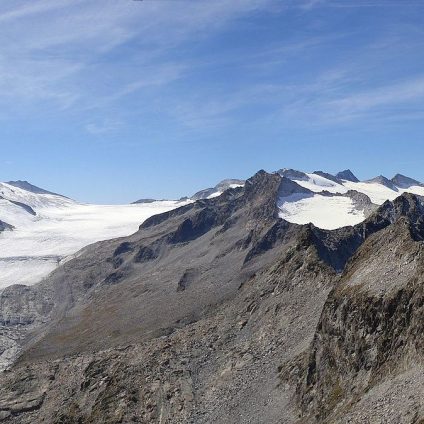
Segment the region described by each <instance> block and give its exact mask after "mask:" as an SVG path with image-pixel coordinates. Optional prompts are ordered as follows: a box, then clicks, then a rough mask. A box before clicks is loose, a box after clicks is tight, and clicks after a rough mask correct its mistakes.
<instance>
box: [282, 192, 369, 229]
mask: <svg viewBox="0 0 424 424" xmlns="http://www.w3.org/2000/svg"><path fill="white" fill-rule="evenodd" d="M278 207H279V208H280V217H281V218H284V219H285V220H286V221H289V222H292V223H294V224H308V223H310V222H312V223H313V224H314V225H315V226H317V227H319V228H326V229H328V230H334V229H336V228H340V227H345V226H347V225H355V224H359V223H360V222H362V221H363V220H364V219H365V215H364V213H363V211H359V210H357V209H356V208H355V205H354V204H353V201H352V199H350V198H349V197H342V196H334V197H326V196H322V195H320V194H314V195H312V196H308V195H305V194H300V193H299V194H292V195H291V196H287V197H283V198H280V199H279V201H278Z"/></svg>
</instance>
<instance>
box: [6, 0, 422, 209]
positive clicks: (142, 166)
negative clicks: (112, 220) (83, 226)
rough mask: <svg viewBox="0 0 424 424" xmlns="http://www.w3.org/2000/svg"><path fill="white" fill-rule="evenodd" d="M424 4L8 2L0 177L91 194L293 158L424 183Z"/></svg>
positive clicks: (166, 190) (214, 178)
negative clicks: (400, 175)
mask: <svg viewBox="0 0 424 424" xmlns="http://www.w3.org/2000/svg"><path fill="white" fill-rule="evenodd" d="M423 16H424V2H423V1H421V0H419V1H412V0H402V1H400V0H278V1H276V0H225V1H224V0H213V1H210V0H208V1H195V0H191V1H179V0H169V1H167V0H144V1H134V0H111V1H109V0H96V1H94V0H32V1H26V0H24V1H20V0H2V1H1V3H0V148H1V153H2V154H1V158H0V161H1V167H0V169H1V174H0V180H2V181H6V180H11V179H27V180H29V181H31V182H33V183H34V184H37V185H40V186H42V187H45V188H48V189H51V190H53V191H58V192H62V193H64V194H66V195H68V196H71V197H74V198H76V199H79V200H83V201H91V202H110V203H118V202H128V201H132V200H135V199H137V198H140V197H155V198H178V197H180V196H183V195H186V194H191V193H193V192H195V191H197V190H199V189H201V188H204V187H208V186H211V185H214V184H215V183H216V182H218V181H219V180H221V179H223V178H227V177H233V178H246V177H249V176H250V175H252V174H253V173H254V172H256V171H257V170H258V169H261V168H263V169H266V170H268V171H273V170H276V169H279V168H281V167H292V168H298V169H302V170H306V171H313V170H318V169H322V170H325V171H328V172H336V171H338V170H340V169H344V168H351V169H352V170H353V171H354V172H355V173H356V174H357V175H358V177H359V178H369V177H373V176H375V175H376V174H380V173H381V174H385V175H387V176H389V177H391V176H392V175H393V174H394V173H396V172H402V173H406V174H409V175H410V176H412V177H415V178H418V179H421V180H424V167H423V166H422V164H423V155H422V154H423V151H424V132H423V129H424V124H423V122H424V55H423V54H422V52H423V51H424V50H423V49H424V27H423V25H422V23H423Z"/></svg>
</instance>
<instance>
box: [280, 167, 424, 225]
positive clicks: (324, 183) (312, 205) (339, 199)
mask: <svg viewBox="0 0 424 424" xmlns="http://www.w3.org/2000/svg"><path fill="white" fill-rule="evenodd" d="M289 178H290V177H289ZM291 179H292V181H294V182H295V183H297V184H298V185H300V186H302V187H304V188H306V189H308V190H310V191H311V192H312V193H311V194H305V193H294V194H292V195H290V196H286V197H281V198H279V199H278V201H277V205H278V207H279V209H280V213H279V216H280V218H283V219H285V220H287V221H289V222H292V223H295V224H308V223H312V224H314V225H315V226H317V227H319V228H323V229H328V230H333V229H336V228H340V227H344V226H347V225H356V224H358V223H360V222H361V221H363V220H364V219H365V214H364V211H363V210H361V209H360V208H358V206H355V204H354V202H353V201H352V199H350V198H349V197H345V196H342V195H343V194H346V193H347V192H348V191H349V190H355V191H357V192H359V193H363V194H365V195H367V196H368V197H369V198H370V200H371V202H372V203H373V204H374V205H375V206H377V205H382V204H383V203H384V202H385V201H386V200H394V199H395V198H396V197H398V196H400V195H401V194H402V193H404V192H409V193H413V194H417V195H419V196H424V187H422V186H419V185H413V186H410V187H408V188H401V187H395V190H393V189H391V188H389V187H387V186H385V185H384V184H380V183H378V182H375V181H369V182H367V181H363V182H352V181H347V180H341V181H340V183H337V182H335V181H332V180H329V179H327V178H325V177H323V176H321V175H317V174H314V173H306V174H304V177H303V178H291ZM323 191H327V192H329V193H332V194H333V196H326V195H322V194H320V193H322V192H323ZM334 195H335V196H334Z"/></svg>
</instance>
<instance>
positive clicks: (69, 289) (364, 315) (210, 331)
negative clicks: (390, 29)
mask: <svg viewBox="0 0 424 424" xmlns="http://www.w3.org/2000/svg"><path fill="white" fill-rule="evenodd" d="M290 183H291V182H290ZM286 184H289V183H288V182H287V179H286V178H285V177H281V176H280V175H278V174H267V173H265V172H264V171H260V172H258V173H257V174H256V175H255V176H254V177H252V178H251V179H249V180H247V181H246V184H245V186H244V187H243V188H236V189H229V190H227V191H225V192H224V194H222V195H221V196H219V197H217V198H214V199H208V200H200V201H197V202H195V203H193V204H191V205H187V206H184V207H182V208H179V209H176V210H173V211H170V212H167V213H164V214H161V215H157V216H154V217H151V218H149V219H148V220H147V221H145V222H144V223H143V224H142V225H141V227H140V230H139V231H138V232H137V233H135V234H134V235H132V236H130V237H126V238H121V239H116V240H110V241H105V242H99V243H96V244H94V245H92V246H89V247H87V248H85V249H83V250H82V251H81V252H79V254H78V255H77V256H76V257H75V258H74V259H72V260H71V261H69V262H67V263H65V264H64V265H62V266H61V267H60V268H58V269H57V270H56V271H55V272H54V273H52V274H51V275H50V276H49V277H48V278H47V279H46V280H45V281H44V282H42V283H41V284H39V285H37V286H34V287H31V288H26V287H23V286H19V287H17V286H15V287H10V288H8V291H7V292H5V291H3V292H2V293H1V299H2V303H1V312H2V314H3V316H7V319H6V320H4V322H3V326H2V331H3V334H4V339H0V343H1V344H2V346H5V345H6V341H7V340H9V341H10V340H12V341H10V343H12V342H13V343H14V344H13V343H12V345H13V349H11V348H9V351H8V352H9V353H8V356H7V357H4V361H5V362H6V360H7V359H8V360H9V362H11V361H12V359H15V362H14V364H13V365H12V366H10V367H9V369H8V370H7V371H5V372H3V373H2V374H1V375H0V419H3V420H4V422H8V423H37V422H49V423H98V422H104V423H118V422H122V423H127V422H140V423H152V422H160V423H264V422H266V423H281V422H284V423H298V422H311V423H313V422H344V421H343V420H344V418H345V417H347V416H348V415H346V414H350V415H349V416H351V417H353V418H352V421H351V422H364V421H361V420H360V418H357V416H356V415H355V413H358V414H361V413H362V411H363V410H364V409H366V405H368V404H367V403H366V402H371V404H372V402H374V400H375V399H377V398H378V396H382V395H381V393H385V392H384V390H390V389H391V387H392V386H391V385H390V384H389V385H388V386H387V387H386V386H382V385H383V384H386V385H387V381H388V379H389V381H390V382H391V381H392V380H391V379H392V377H393V379H395V378H399V379H400V380H399V381H400V383H399V384H400V385H402V384H407V382H408V381H411V380H413V379H414V376H415V372H416V367H418V365H417V364H418V362H415V359H416V358H418V357H419V356H420V355H419V353H417V352H419V346H418V344H419V343H418V341H419V339H420V337H419V330H420V327H419V315H417V316H416V318H415V319H413V321H414V322H415V323H416V324H415V325H416V327H414V330H413V334H415V340H416V341H417V343H418V344H417V343H416V344H414V343H415V342H412V339H411V341H410V342H408V343H407V342H406V338H407V337H406V335H407V334H408V337H409V331H410V329H411V327H410V326H409V324H408V323H409V322H410V320H412V316H413V315H414V314H415V309H412V310H411V311H410V313H409V315H408V316H409V318H405V317H404V316H403V315H402V312H403V311H405V310H406V311H407V310H408V308H407V307H406V306H398V305H400V304H402V303H404V298H405V299H409V297H408V296H409V295H406V294H405V293H406V289H405V288H404V287H405V286H406V285H408V284H412V283H413V282H414V283H413V284H415V285H416V286H417V287H419V285H420V284H419V280H420V277H419V276H420V273H421V265H419V264H420V257H421V240H422V236H423V235H424V230H423V228H424V227H423V220H422V216H423V207H422V205H421V201H420V199H418V198H417V197H415V196H412V195H403V196H401V197H400V198H398V199H396V201H394V202H386V203H385V204H384V205H383V206H382V207H380V208H379V209H378V210H377V211H376V212H375V213H374V214H372V215H371V216H370V217H369V218H368V219H367V220H366V221H364V222H363V223H361V224H359V225H357V226H355V227H346V228H341V229H339V230H335V231H325V230H320V229H318V228H316V227H314V226H313V225H305V226H300V225H295V224H290V223H288V222H286V221H284V220H282V219H279V218H278V210H277V207H276V200H277V198H278V195H279V193H281V192H282V191H283V192H284V191H287V190H288V191H290V190H292V189H293V187H292V186H290V187H289V186H286ZM374 253H378V255H374ZM386 263H387V265H384V267H383V265H382V264H386ZM346 264H347V265H346ZM383 268H384V269H383ZM386 281H387V283H386ZM381 287H383V289H382V288H381ZM381 290H382V291H381ZM400 290H403V291H402V293H403V294H402V295H400V296H399V295H396V293H397V292H399V291H400ZM393 294H394V295H393ZM392 296H394V297H392ZM411 296H412V295H411ZM414 296H415V297H414V299H415V300H414V302H415V304H416V305H419V301H418V300H417V299H418V297H417V296H416V295H414ZM386 298H387V299H386ZM369 299H371V300H369ZM390 299H392V300H390ZM393 299H394V300H393ZM407 302H409V301H407ZM408 304H409V303H408ZM342 305H344V306H342ZM390 305H392V306H390ZM393 305H396V307H394V306H393ZM342 307H343V308H345V309H343V310H342V312H339V311H340V308H342ZM398 307H399V308H400V309H397V308H398ZM393 308H394V310H395V312H393ZM417 308H418V306H417ZM386 310H388V311H390V312H386ZM396 311H397V312H396ZM387 313H392V315H390V316H389V315H387ZM24 317H26V319H24ZM379 317H380V318H379ZM393 317H395V318H394V319H392V318H393ZM379 320H381V322H380V321H379ZM383 321H384V322H383ZM377 322H378V324H379V325H380V327H379V326H378V325H377V326H376V323H377ZM375 331H377V332H376V333H375V334H374V333H373V332H375ZM397 332H399V334H403V335H404V336H402V337H403V338H399V339H398V340H397V341H396V343H395V344H394V345H392V342H391V339H390V340H389V334H397ZM6 333H7V334H6ZM367 334H370V336H369V338H366V337H365V336H366V335H367ZM381 334H383V339H380V336H381ZM384 335H385V336H384ZM364 337H365V338H364ZM5 340H6V341H5ZM400 340H403V343H402V344H401V343H400ZM374 345H375V346H374ZM413 346H415V347H414V348H413ZM369 349H375V352H374V353H375V355H374V353H369V356H367V355H368V350H369ZM352 351H353V352H355V355H353V356H352ZM373 355H374V356H373ZM16 358H17V359H16ZM364 358H366V360H365V359H364ZM391 364H396V366H397V367H398V368H396V370H399V372H398V371H396V372H395V367H394V365H391ZM401 364H403V365H401ZM411 364H414V366H411ZM414 367H415V368H414ZM402 372H404V374H402ZM408 373H409V374H408ZM363 377H364V378H363ZM339 380H343V381H341V382H340V381H339ZM417 381H418V380H417ZM396 384H397V383H396ZM419 384H420V383H419V382H417V385H416V388H417V390H418V388H419ZM399 387H401V386H399ZM374 388H377V389H378V390H379V392H378V393H376V394H374V392H372V390H374ZM367 390H368V391H367ZM370 393H371V395H370ZM417 393H419V392H417ZM369 395H370V396H371V400H370V399H368V398H367V397H366V396H369ZM354 402H356V403H354ZM361 402H363V405H364V406H363V407H362V406H361V407H360V406H356V407H357V408H359V409H357V410H355V409H354V408H353V407H352V405H361ZM411 402H412V401H411ZM361 408H362V409H361ZM381 408H383V409H384V411H380V412H379V414H380V415H381V416H384V413H385V411H386V410H388V407H385V406H384V405H383V406H381ZM355 411H356V412H355ZM413 411H414V414H415V415H414V417H415V418H414V419H418V418H419V417H420V416H421V415H420V411H419V409H413ZM358 416H359V417H361V415H358ZM328 420H330V421H328ZM331 420H332V421H331ZM365 422H374V421H372V420H371V421H365ZM375 422H379V421H375ZM381 422H383V421H381ZM398 422H409V421H398ZM410 422H413V421H410Z"/></svg>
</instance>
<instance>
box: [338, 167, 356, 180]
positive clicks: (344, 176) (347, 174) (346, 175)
mask: <svg viewBox="0 0 424 424" xmlns="http://www.w3.org/2000/svg"><path fill="white" fill-rule="evenodd" d="M336 178H338V179H339V180H345V181H352V182H353V183H358V182H359V179H358V178H357V177H356V175H355V174H354V173H353V172H352V171H351V170H350V169H345V170H344V171H340V172H338V173H337V174H336Z"/></svg>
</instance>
